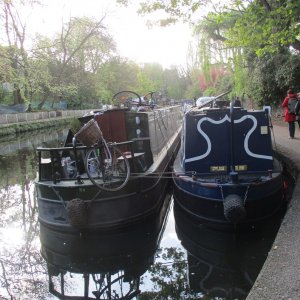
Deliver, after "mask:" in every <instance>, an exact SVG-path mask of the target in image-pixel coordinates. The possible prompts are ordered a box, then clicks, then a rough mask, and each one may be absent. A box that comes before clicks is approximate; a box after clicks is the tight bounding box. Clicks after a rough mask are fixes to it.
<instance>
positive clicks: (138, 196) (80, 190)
mask: <svg viewBox="0 0 300 300" xmlns="http://www.w3.org/2000/svg"><path fill="white" fill-rule="evenodd" d="M141 181H142V182H141ZM168 183H169V180H168V179H156V181H154V180H153V179H152V178H148V179H147V178H143V180H141V179H132V180H131V181H130V182H129V183H128V186H127V187H126V188H125V189H124V190H121V191H120V193H108V192H101V191H99V189H97V187H95V186H94V185H91V184H84V185H81V186H74V187H67V186H61V185H57V184H56V185H53V184H47V183H43V184H41V183H38V184H37V185H36V188H37V195H38V196H37V200H38V206H39V221H40V222H41V223H43V224H45V225H47V226H48V227H53V228H61V229H64V230H69V231H73V230H76V227H81V228H80V229H81V230H82V229H84V230H98V229H101V228H103V229H104V228H111V227H117V226H123V225H124V224H127V223H132V222H134V221H137V220H140V219H142V218H146V217H147V216H148V215H151V214H153V213H155V212H157V211H159V209H160V207H161V205H162V201H163V199H164V195H165V192H166V191H167V188H168ZM142 185H143V186H142ZM99 192H100V193H99ZM94 197H95V199H93V198H94ZM78 198H79V199H82V200H83V201H84V202H85V203H86V204H87V212H86V213H87V214H88V218H87V219H88V221H87V222H86V224H84V225H83V226H76V225H75V226H74V224H72V220H70V219H71V218H72V217H70V215H69V211H68V208H67V205H68V202H70V201H71V200H72V199H78ZM78 213H80V212H78ZM79 218H80V216H79Z"/></svg>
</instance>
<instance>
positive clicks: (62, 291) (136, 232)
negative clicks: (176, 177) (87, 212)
mask: <svg viewBox="0 0 300 300" xmlns="http://www.w3.org/2000/svg"><path fill="white" fill-rule="evenodd" d="M164 200H165V201H164V205H163V207H162V209H161V211H160V212H159V213H158V214H156V215H155V216H154V218H153V219H151V220H148V221H145V222H141V223H139V224H138V226H131V227H126V228H125V229H118V230H113V231H105V232H104V231H101V232H97V231H95V232H93V233H91V232H89V233H83V234H82V235H79V234H76V233H72V234H70V233H67V232H62V231H56V230H53V228H49V227H47V226H45V225H44V224H41V230H40V239H41V244H42V250H41V253H42V256H43V257H44V259H45V260H46V262H47V267H48V273H49V290H50V292H51V293H52V294H53V295H55V296H57V297H58V298H59V299H82V300H89V299H124V300H125V299H128V300H129V299H132V298H134V297H135V296H137V295H138V294H139V293H140V289H139V287H140V283H141V276H142V275H143V274H144V273H145V272H146V271H147V269H148V267H149V266H150V265H151V264H153V262H154V258H155V253H156V250H157V248H158V246H159V243H160V239H161V237H162V234H163V231H164V225H165V222H166V219H167V215H168V211H169V204H170V195H168V196H167V197H166V198H165V199H164Z"/></svg>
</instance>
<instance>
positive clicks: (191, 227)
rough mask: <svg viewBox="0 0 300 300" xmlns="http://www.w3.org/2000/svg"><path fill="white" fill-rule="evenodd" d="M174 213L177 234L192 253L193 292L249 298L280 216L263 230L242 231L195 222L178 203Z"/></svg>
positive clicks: (189, 262)
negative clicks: (223, 229) (210, 226)
mask: <svg viewBox="0 0 300 300" xmlns="http://www.w3.org/2000/svg"><path fill="white" fill-rule="evenodd" d="M174 216H175V224H176V233H177V236H178V238H179V239H180V240H181V243H182V245H183V247H184V248H185V249H186V250H187V254H188V280H189V287H190V289H191V292H193V293H201V294H203V295H207V296H209V297H216V298H209V299H224V300H233V299H245V298H246V297H247V295H248V293H249V291H250V289H251V288H252V286H253V284H254V282H255V280H256V277H257V275H258V274H259V272H260V269H261V267H262V265H263V264H264V261H265V259H266V257H267V255H268V252H269V250H270V248H271V246H272V243H273V241H274V238H275V235H276V233H277V231H278V228H279V226H280V216H279V215H277V216H276V218H277V219H276V218H272V219H270V222H269V223H265V225H264V227H260V228H259V230H252V231H243V232H241V233H233V232H224V231H219V230H214V229H212V228H208V227H206V226H204V225H202V224H199V223H195V222H194V220H192V219H191V218H190V216H189V215H188V214H187V213H186V212H185V211H183V210H182V209H181V208H180V207H179V206H178V204H176V203H175V205H174ZM218 297H220V298H218ZM204 298H205V296H204ZM204 298H203V299H204ZM201 299H202V298H201ZM205 299H206V298H205Z"/></svg>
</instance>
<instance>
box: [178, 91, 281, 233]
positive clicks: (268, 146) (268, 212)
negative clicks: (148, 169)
mask: <svg viewBox="0 0 300 300" xmlns="http://www.w3.org/2000/svg"><path fill="white" fill-rule="evenodd" d="M221 96H222V95H220V96H218V97H221ZM218 97H213V98H212V99H208V100H207V101H204V102H203V107H201V106H200V107H193V108H191V109H190V110H189V111H187V112H186V113H185V117H184V124H183V130H182V143H181V148H180V150H179V152H178V154H177V157H176V160H175V162H174V173H173V181H174V185H175V187H174V199H175V201H176V202H177V203H178V204H179V205H180V206H181V207H182V208H183V209H184V210H186V211H187V212H188V213H189V214H190V215H191V216H192V217H194V218H195V219H197V220H198V221H199V222H201V223H204V224H206V225H208V226H211V227H218V228H226V229H232V228H235V227H245V226H246V225H247V226H248V225H250V226H252V224H255V223H256V224H257V223H258V222H260V221H263V220H265V219H267V218H269V217H270V216H272V215H273V214H274V213H276V212H277V211H278V210H279V208H280V207H281V205H282V203H283V178H282V166H281V164H280V162H279V161H278V160H277V159H276V158H275V157H274V156H273V149H272V138H271V124H270V118H269V113H268V111H267V110H257V111H253V110H246V109H243V108H241V107H234V105H233V103H232V104H231V105H230V107H229V106H226V105H227V102H226V101H221V100H220V99H218ZM212 102H213V103H212ZM236 225H237V226H236Z"/></svg>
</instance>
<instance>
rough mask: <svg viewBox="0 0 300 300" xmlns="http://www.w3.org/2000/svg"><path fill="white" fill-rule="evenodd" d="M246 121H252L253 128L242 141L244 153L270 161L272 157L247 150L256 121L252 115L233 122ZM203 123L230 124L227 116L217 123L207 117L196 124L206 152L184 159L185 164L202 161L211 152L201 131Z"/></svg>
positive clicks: (209, 144)
mask: <svg viewBox="0 0 300 300" xmlns="http://www.w3.org/2000/svg"><path fill="white" fill-rule="evenodd" d="M246 119H251V120H252V121H253V126H252V128H251V129H250V130H249V131H248V133H247V134H246V137H245V140H244V148H245V151H246V153H247V154H248V155H249V156H251V157H255V158H260V159H269V160H272V159H273V157H272V156H268V155H261V154H256V153H254V152H252V151H251V150H250V149H249V138H250V136H251V134H252V133H253V132H254V130H255V129H256V127H257V120H256V118H255V117H254V116H252V115H246V116H243V117H241V118H240V119H238V120H234V123H241V122H243V121H244V120H246ZM205 121H208V122H210V123H213V124H217V125H219V124H222V123H224V122H226V121H228V122H230V118H229V116H228V115H226V116H225V117H224V118H223V119H221V120H219V121H216V120H213V119H211V118H208V117H204V118H202V119H201V120H199V121H198V124H197V130H198V132H199V133H200V134H201V135H202V136H203V137H204V139H205V140H206V143H207V150H206V152H205V153H203V154H201V155H199V156H195V157H191V158H186V159H185V162H192V161H196V160H200V159H203V158H205V157H207V156H208V155H209V153H210V152H211V141H210V138H209V137H208V135H207V134H206V133H205V132H204V131H203V130H202V129H201V125H202V123H203V122H205Z"/></svg>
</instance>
